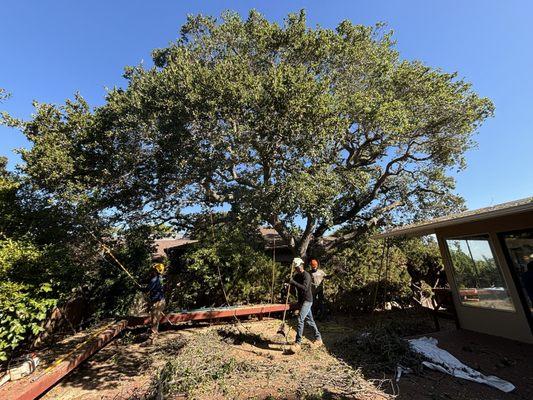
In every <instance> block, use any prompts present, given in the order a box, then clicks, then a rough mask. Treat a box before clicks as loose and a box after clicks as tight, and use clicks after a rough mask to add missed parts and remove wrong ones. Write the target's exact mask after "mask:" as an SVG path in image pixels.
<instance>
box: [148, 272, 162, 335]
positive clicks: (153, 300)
mask: <svg viewBox="0 0 533 400" xmlns="http://www.w3.org/2000/svg"><path fill="white" fill-rule="evenodd" d="M164 271H165V265H164V264H161V263H158V264H154V265H153V270H152V277H151V279H150V282H149V283H148V285H146V287H145V288H144V292H147V293H148V301H149V303H150V338H149V339H148V341H147V344H152V343H153V342H154V341H155V339H156V337H157V334H158V333H159V321H160V320H161V317H162V316H163V310H164V309H165V294H164V292H163V277H162V276H161V275H162V274H163V272H164Z"/></svg>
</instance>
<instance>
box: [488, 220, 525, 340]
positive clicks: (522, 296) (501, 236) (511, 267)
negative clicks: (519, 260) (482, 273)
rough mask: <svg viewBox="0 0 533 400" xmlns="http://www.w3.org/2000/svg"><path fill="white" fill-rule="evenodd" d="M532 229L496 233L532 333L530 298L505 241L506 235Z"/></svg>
mask: <svg viewBox="0 0 533 400" xmlns="http://www.w3.org/2000/svg"><path fill="white" fill-rule="evenodd" d="M531 231H533V228H526V229H515V230H512V231H505V232H498V233H496V236H497V237H498V241H499V242H500V246H501V248H502V252H503V256H504V257H505V262H506V263H507V264H508V266H509V272H510V273H511V277H512V278H513V284H514V286H515V289H516V292H517V294H518V298H519V299H520V303H521V307H522V309H523V310H524V314H526V319H527V322H528V324H529V329H530V330H531V333H533V311H531V309H530V308H529V303H528V300H527V299H526V297H525V294H524V291H523V290H522V283H521V282H520V277H519V276H518V274H517V273H516V268H515V265H514V261H513V259H512V257H511V253H509V249H508V248H507V244H506V243H505V236H506V235H510V234H517V233H523V232H531Z"/></svg>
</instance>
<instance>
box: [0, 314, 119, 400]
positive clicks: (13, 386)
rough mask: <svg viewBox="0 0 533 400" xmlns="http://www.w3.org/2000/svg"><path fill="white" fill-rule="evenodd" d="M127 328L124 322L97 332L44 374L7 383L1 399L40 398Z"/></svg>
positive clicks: (0, 392) (0, 390)
mask: <svg viewBox="0 0 533 400" xmlns="http://www.w3.org/2000/svg"><path fill="white" fill-rule="evenodd" d="M127 326H128V322H127V321H126V320H123V321H120V322H117V323H112V324H110V325H107V326H105V327H104V328H100V330H96V332H95V333H94V334H92V335H91V336H90V337H89V339H88V340H87V341H86V342H83V343H82V344H81V345H80V346H76V348H74V350H72V351H71V353H69V354H68V355H67V356H66V357H64V358H61V359H59V360H56V361H55V362H54V363H53V364H52V365H51V366H50V367H48V368H47V369H45V370H44V372H43V371H40V370H39V369H37V371H36V372H35V373H33V374H31V375H28V376H27V377H25V378H22V379H20V380H18V381H14V382H8V383H6V384H5V385H4V386H2V387H1V388H0V399H2V400H33V399H35V398H37V397H39V396H40V395H42V394H43V393H44V392H46V391H47V390H48V389H50V388H51V387H52V386H54V385H55V384H56V383H57V382H59V381H60V380H61V379H63V378H64V377H65V376H66V375H68V374H69V373H70V372H71V371H72V370H73V369H74V368H76V367H77V366H78V365H80V364H81V363H82V362H83V361H85V360H86V359H87V358H89V357H90V356H92V355H93V354H94V353H96V352H97V351H98V350H100V349H101V348H102V347H104V346H105V345H106V344H107V343H109V342H110V341H111V340H112V339H113V338H114V337H115V336H117V335H118V334H119V333H120V332H121V331H122V330H123V329H124V328H126V327H127Z"/></svg>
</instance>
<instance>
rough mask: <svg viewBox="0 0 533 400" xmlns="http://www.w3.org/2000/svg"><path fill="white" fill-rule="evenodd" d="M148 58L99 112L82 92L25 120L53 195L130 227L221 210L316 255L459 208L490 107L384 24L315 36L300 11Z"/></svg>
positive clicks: (220, 29) (199, 19)
mask: <svg viewBox="0 0 533 400" xmlns="http://www.w3.org/2000/svg"><path fill="white" fill-rule="evenodd" d="M153 63H154V65H153V66H152V67H150V68H147V67H144V66H143V65H139V66H136V67H128V68H126V72H125V78H126V79H127V85H126V87H124V88H115V89H113V90H111V91H109V93H108V94H107V97H106V102H105V104H104V105H103V106H101V107H98V108H96V109H91V108H90V107H89V106H88V104H86V103H85V101H84V100H83V99H82V98H81V96H79V95H77V96H76V98H75V99H74V100H69V101H67V102H66V103H65V104H64V105H62V106H54V105H49V104H37V105H36V113H35V116H34V118H33V119H32V120H31V121H28V122H19V123H18V124H19V126H21V128H22V130H23V131H24V133H25V134H26V136H27V138H28V139H29V140H30V141H31V142H32V145H33V146H32V148H31V149H30V150H27V151H24V152H23V154H22V156H23V159H24V161H25V165H24V167H23V170H24V173H25V174H26V176H27V177H28V178H29V179H30V180H31V182H32V184H34V185H36V187H37V188H39V190H40V191H41V193H42V194H43V196H48V197H49V198H53V199H57V198H61V199H67V200H68V201H70V202H71V203H72V204H75V205H76V207H78V208H80V209H84V210H88V212H94V213H96V214H98V215H100V216H103V217H105V218H110V220H111V221H113V222H117V221H128V223H129V224H133V223H135V222H136V221H137V222H138V221H143V222H146V221H151V222H154V221H167V222H173V223H176V224H177V225H178V226H181V227H183V226H188V224H189V223H190V222H191V219H193V218H194V216H195V215H194V214H195V213H194V212H191V210H192V211H195V210H197V209H198V208H194V206H196V207H208V208H212V207H223V209H225V210H228V212H227V214H226V216H227V217H228V218H235V219H240V220H249V221H250V222H251V223H253V224H256V225H258V224H264V223H267V224H270V225H272V226H273V227H274V228H275V229H276V230H277V231H278V232H279V233H280V234H281V235H282V236H283V237H284V238H285V239H286V241H287V242H288V243H289V244H290V245H291V246H292V248H293V249H294V251H295V252H296V253H299V254H301V255H305V254H306V252H307V251H308V248H309V245H310V244H311V245H322V246H323V247H325V248H326V249H329V248H335V247H338V246H340V245H342V244H344V243H347V242H349V241H350V240H353V239H355V238H356V237H357V236H358V235H360V234H361V233H364V232H366V231H368V230H369V229H372V228H374V227H376V226H378V225H380V224H383V223H391V222H398V221H406V220H412V219H417V218H421V217H425V216H431V215H438V214H441V213H443V212H448V211H450V210H451V209H454V208H457V207H460V206H461V199H460V197H458V196H457V195H456V194H454V179H453V178H452V176H451V172H452V171H455V170H460V169H462V168H464V167H465V163H464V153H465V151H466V150H467V149H469V148H470V147H471V146H472V145H473V144H474V142H473V139H472V135H473V133H474V132H475V131H476V129H477V127H478V126H479V125H480V124H481V123H482V122H483V121H484V120H485V119H486V118H487V117H489V116H491V114H492V112H493V106H492V103H491V102H490V100H488V99H486V98H482V97H480V96H478V95H477V94H476V93H475V92H474V91H473V90H472V87H471V85H470V84H469V83H467V82H465V81H464V80H463V79H460V78H459V77H458V76H457V74H455V73H446V72H443V71H441V70H440V69H435V68H432V67H429V66H427V65H424V64H423V63H422V62H419V61H409V60H404V59H402V58H401V57H400V54H399V53H398V51H397V50H396V48H395V43H394V40H393V35H392V33H391V32H388V31H386V30H385V28H384V27H383V26H382V25H376V26H373V27H369V26H361V25H354V24H353V23H351V22H349V21H343V22H341V23H340V24H339V25H338V26H337V27H336V28H335V29H326V28H321V27H316V28H309V27H308V26H307V24H306V16H305V13H304V12H303V11H302V12H300V13H296V14H291V15H289V16H288V17H287V18H286V20H285V22H284V24H283V25H279V24H277V23H273V22H269V21H268V20H267V19H265V18H264V17H263V16H262V15H260V14H259V13H258V12H256V11H252V12H250V14H249V16H248V17H247V18H246V19H243V18H241V17H240V16H239V15H238V14H235V13H231V12H228V13H225V14H224V15H222V17H221V18H220V19H216V18H213V17H206V16H201V15H198V16H191V17H189V19H188V21H187V23H186V24H185V25H184V26H183V27H182V29H181V35H180V37H179V39H178V40H177V41H176V42H174V43H172V44H170V45H169V46H168V47H166V48H163V49H158V50H155V51H154V52H153ZM13 123H15V122H13ZM191 207H193V208H192V209H191ZM332 231H337V234H336V235H335V237H334V239H332V240H328V241H323V240H322V238H323V236H324V235H325V234H328V233H329V232H332Z"/></svg>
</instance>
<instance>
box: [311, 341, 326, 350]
mask: <svg viewBox="0 0 533 400" xmlns="http://www.w3.org/2000/svg"><path fill="white" fill-rule="evenodd" d="M322 346H324V342H323V341H322V339H317V340H315V341H314V342H313V348H314V349H318V348H319V347H322Z"/></svg>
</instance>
